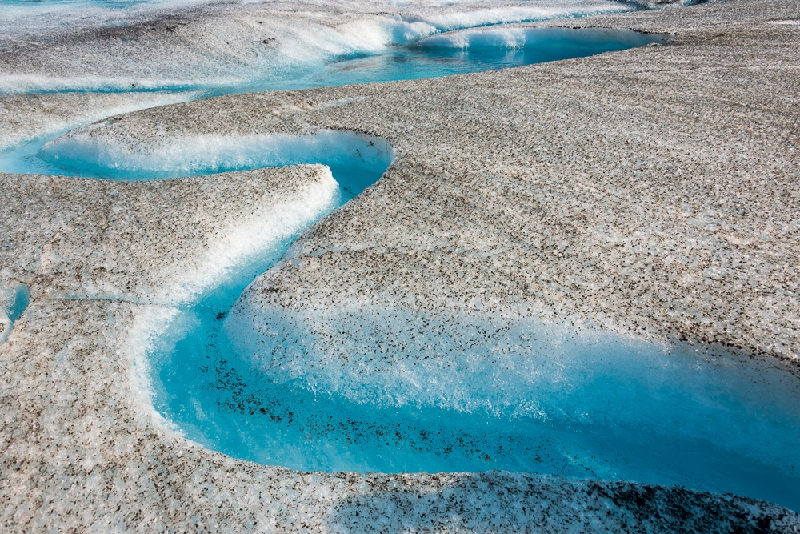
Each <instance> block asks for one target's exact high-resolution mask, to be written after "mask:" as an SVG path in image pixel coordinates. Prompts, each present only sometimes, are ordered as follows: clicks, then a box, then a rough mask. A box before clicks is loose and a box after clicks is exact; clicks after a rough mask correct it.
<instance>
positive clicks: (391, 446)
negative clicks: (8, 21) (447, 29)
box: [0, 30, 800, 509]
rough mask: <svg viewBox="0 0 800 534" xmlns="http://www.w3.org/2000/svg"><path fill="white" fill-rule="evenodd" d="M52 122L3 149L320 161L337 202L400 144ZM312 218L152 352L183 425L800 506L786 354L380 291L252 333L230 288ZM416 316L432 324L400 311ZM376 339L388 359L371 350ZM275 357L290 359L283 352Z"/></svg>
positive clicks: (527, 39) (380, 455)
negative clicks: (401, 298)
mask: <svg viewBox="0 0 800 534" xmlns="http://www.w3.org/2000/svg"><path fill="white" fill-rule="evenodd" d="M652 40H657V38H655V37H647V36H640V35H638V34H632V33H620V32H610V33H609V32H606V31H604V30H598V31H581V32H574V31H571V30H524V31H510V30H502V31H494V32H488V31H486V32H471V33H469V34H466V35H461V34H459V35H455V36H452V35H443V36H438V37H435V38H432V39H429V40H427V41H424V42H421V43H419V44H417V45H415V46H410V47H405V48H397V49H396V50H393V51H392V53H391V54H386V55H382V56H373V57H364V58H350V59H348V60H347V61H342V62H338V63H334V64H331V65H329V66H328V67H326V69H324V70H323V71H320V72H314V73H311V72H308V73H304V74H302V76H300V77H299V78H295V79H291V80H283V81H276V82H274V83H273V82H270V83H272V84H273V85H270V84H263V83H262V84H261V85H259V86H258V87H248V88H242V87H239V88H236V90H245V89H253V88H260V89H263V88H273V89H285V88H301V87H312V86H318V85H334V84H341V83H361V82H365V81H387V80H394V79H406V78H416V77H421V76H441V75H445V74H453V73H461V72H472V71H480V70H487V69H489V68H503V67H507V66H516V65H523V64H529V63H533V62H539V61H548V60H555V59H561V58H563V57H579V56H584V55H589V54H591V53H597V52H601V51H607V50H619V49H623V48H629V47H631V46H638V45H643V44H646V43H647V42H650V41H652ZM209 91H210V92H214V91H219V89H209ZM209 94H210V93H209ZM46 141H48V140H39V141H38V142H36V143H32V144H29V145H27V146H26V147H20V148H18V149H17V150H15V151H13V152H11V153H8V154H6V155H5V156H4V158H0V167H1V168H2V169H3V170H9V171H16V172H45V173H56V174H67V175H73V176H87V177H97V178H111V179H121V180H142V179H165V178H171V177H178V176H193V175H199V174H212V173H216V172H220V171H226V170H237V169H238V170H240V169H251V168H257V167H264V166H278V165H286V164H292V163H311V162H322V163H327V164H329V165H330V167H331V169H332V172H333V176H334V177H335V178H336V180H337V181H338V182H339V185H340V188H341V190H340V193H339V195H338V196H337V197H336V199H335V202H334V203H332V204H331V206H330V208H329V209H328V210H327V211H326V213H328V212H329V211H330V210H331V209H335V208H336V207H338V206H341V205H342V204H343V203H345V202H347V201H348V200H349V199H351V198H353V196H355V195H357V194H359V193H360V192H361V191H362V190H363V189H364V188H365V187H368V186H369V185H370V184H372V183H374V182H375V181H376V180H377V179H379V178H380V176H381V175H382V173H383V172H384V171H385V170H386V168H387V167H388V166H389V165H390V164H391V161H392V157H393V156H392V153H391V149H390V148H389V147H388V146H386V145H385V144H381V141H380V140H377V139H369V138H365V137H363V136H361V137H359V136H354V135H352V134H348V133H337V132H321V133H319V134H317V136H316V137H313V136H305V137H303V138H291V137H288V136H261V137H251V138H238V139H237V138H217V139H215V138H197V139H184V140H183V141H182V142H183V143H184V144H183V145H182V146H179V147H174V146H167V147H164V150H163V151H161V152H158V151H156V152H154V153H152V154H144V155H143V154H138V153H135V152H131V151H128V150H127V149H125V147H117V146H107V145H103V144H102V142H101V141H85V140H74V139H73V140H70V139H59V140H55V141H52V142H46ZM313 222H314V221H308V222H307V224H306V227H307V226H309V225H311V224H313ZM301 231H302V229H299V230H298V231H297V232H296V233H295V234H294V235H293V236H289V237H286V238H285V239H282V240H280V242H277V243H275V244H274V246H272V247H271V248H270V249H269V250H267V251H262V252H261V253H259V255H258V257H256V258H249V259H248V261H247V262H245V263H246V264H245V265H243V266H242V268H241V269H240V270H239V271H238V273H237V275H236V279H235V280H226V281H224V283H221V284H220V285H219V286H218V287H209V288H207V290H206V292H205V293H204V294H203V296H202V297H201V298H199V299H198V301H196V302H192V303H190V304H188V305H185V306H182V307H180V310H179V313H178V314H177V316H176V318H175V319H174V320H173V321H172V323H170V324H169V326H168V328H167V331H166V332H165V333H164V334H163V336H162V337H161V338H160V341H159V343H158V344H157V347H156V348H155V349H154V350H153V351H152V352H151V353H150V355H149V360H150V363H151V377H152V382H153V384H152V385H153V389H154V392H155V393H154V398H153V402H154V405H155V407H156V409H157V410H158V411H159V412H160V413H161V414H163V415H164V416H165V417H166V418H167V419H168V420H170V421H172V422H173V423H175V424H176V425H177V426H178V427H179V428H180V429H181V430H183V431H184V432H185V433H186V435H187V437H189V438H190V439H194V440H196V441H198V442H200V443H203V444H204V445H206V446H208V447H209V448H211V449H214V450H218V451H221V452H224V453H226V454H229V455H231V456H233V457H236V458H241V459H246V460H252V461H255V462H261V463H267V464H277V465H283V466H286V467H290V468H294V469H300V470H327V471H339V470H342V471H386V472H393V471H428V472H437V471H480V470H488V469H506V470H513V471H527V472H534V473H547V474H555V475H563V476H571V477H581V478H601V479H631V480H637V481H641V482H649V483H661V484H683V485H686V486H689V487H691V488H695V489H702V490H710V491H731V492H736V493H739V494H743V495H747V496H750V497H756V498H762V499H767V500H771V501H774V502H777V503H779V504H783V505H786V506H789V507H792V508H794V509H800V472H799V471H800V402H799V401H800V381H799V380H798V379H797V377H796V376H794V375H792V374H791V373H790V372H788V371H787V370H786V369H784V368H782V367H781V366H780V365H778V364H774V363H769V362H763V361H760V360H751V359H749V358H747V357H742V356H738V355H735V354H730V353H725V352H720V351H719V350H717V349H714V348H711V347H691V346H681V345H672V346H663V345H659V344H654V343H646V342H643V341H637V340H634V339H630V338H627V337H625V336H619V335H614V334H611V333H608V332H577V331H573V330H571V329H570V328H571V327H569V326H568V325H558V324H553V325H546V324H537V323H536V322H534V321H527V322H526V321H522V322H517V323H515V324H514V325H512V327H509V328H510V330H508V331H506V330H504V328H505V327H506V326H507V325H504V324H503V322H502V320H499V319H497V318H492V317H490V316H481V315H476V316H453V317H444V316H437V315H434V314H428V315H426V314H425V313H423V312H415V311H410V310H381V309H377V310H376V309H370V308H368V307H365V309H363V310H358V311H357V312H354V313H355V317H356V320H350V319H345V318H343V317H340V316H336V315H335V314H334V315H319V316H318V317H310V318H309V317H295V316H292V315H291V314H290V313H289V312H286V313H287V314H288V315H285V316H281V315H280V314H278V312H275V311H274V310H273V311H269V310H267V311H266V312H265V313H266V314H267V315H265V316H264V317H265V319H264V321H266V322H267V323H268V324H270V325H273V324H274V325H275V327H276V328H277V327H278V326H281V328H283V330H281V331H280V332H281V333H279V334H276V335H275V337H264V338H262V337H259V336H260V335H261V334H259V333H258V332H256V331H254V330H252V329H251V328H250V327H249V326H248V324H247V318H248V317H249V316H248V313H250V312H253V313H260V311H259V310H253V309H249V308H248V307H247V303H246V302H244V303H241V306H240V307H239V308H236V310H238V311H237V312H235V313H231V311H230V310H231V307H232V306H233V305H234V303H235V302H236V301H237V299H238V298H239V295H240V294H241V293H242V291H243V289H244V288H245V287H246V286H247V284H249V283H250V282H251V281H252V280H253V278H254V277H255V276H257V275H258V274H260V273H262V272H264V271H266V270H267V269H268V268H269V267H270V266H272V265H274V264H275V262H276V261H279V260H280V258H281V257H282V255H283V254H284V253H285V252H286V250H287V249H288V247H290V246H291V243H292V242H293V241H294V239H295V238H296V237H297V235H298V233H299V232H301ZM167 297H168V296H167ZM270 313H272V314H273V315H269V314H270ZM409 321H410V323H413V324H417V325H421V326H420V328H421V329H422V331H423V332H426V331H427V332H429V333H430V334H429V335H430V337H431V338H432V339H431V341H430V342H422V341H420V339H419V338H420V334H419V332H417V334H415V335H411V334H409V332H407V331H405V330H403V328H404V326H403V325H404V324H407V323H408V322H409ZM498 321H499V322H498ZM358 325H361V326H358ZM326 329H327V330H326ZM426 329H427V330H426ZM325 332H333V333H334V336H339V337H340V338H341V339H340V340H339V341H340V342H341V347H343V348H342V349H341V350H342V351H343V353H344V354H346V355H348V360H347V361H346V362H344V363H343V361H342V360H341V359H338V360H337V358H336V353H335V352H330V348H329V347H328V348H326V345H325V343H324V338H325V336H324V333H325ZM486 332H495V334H494V335H492V336H488V335H485V333H486ZM423 337H424V336H423ZM400 346H402V347H403V348H402V349H400V348H397V347H400ZM253 347H256V348H253ZM386 347H394V348H392V349H387V348H386ZM387 351H388V352H387ZM393 351H394V352H393ZM379 354H381V355H383V356H382V357H386V358H388V360H386V361H383V360H381V361H382V362H383V363H380V364H377V363H375V362H373V361H372V358H373V356H374V357H376V359H380V358H378V355H379ZM386 354H389V356H386ZM443 354H444V355H446V357H444V358H442V357H440V356H441V355H443ZM275 355H279V357H276V356H275ZM404 355H405V356H409V355H411V356H419V358H418V359H414V358H411V359H408V358H406V359H404V358H403V357H401V356H404ZM281 358H285V359H286V361H287V362H289V363H290V364H291V366H292V370H291V371H286V370H285V369H284V368H283V367H282V364H281V365H278V364H276V363H275V362H276V361H277V360H279V359H281ZM392 358H395V359H392ZM370 362H371V363H370ZM387 362H388V363H387ZM363 369H369V370H370V372H362V371H361V370H363Z"/></svg>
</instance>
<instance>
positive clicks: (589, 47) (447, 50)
mask: <svg viewBox="0 0 800 534" xmlns="http://www.w3.org/2000/svg"><path fill="white" fill-rule="evenodd" d="M664 39H665V36H664V35H653V34H642V33H637V32H632V31H619V30H605V29H594V28H584V29H581V30H573V29H569V28H528V29H504V30H498V29H496V28H487V29H483V30H468V31H464V32H456V33H453V34H443V35H439V36H435V37H430V38H427V39H423V40H421V41H419V42H417V43H415V44H412V45H410V46H391V47H389V48H388V49H387V50H386V52H385V53H382V54H374V55H366V56H364V57H345V58H340V60H339V61H334V62H332V63H330V64H328V65H327V66H325V67H323V68H318V67H314V68H310V69H308V70H306V71H299V72H295V73H292V76H291V78H289V77H287V78H285V79H282V80H275V81H263V82H258V83H255V84H252V85H250V86H248V88H247V89H248V90H254V91H256V90H257V91H263V90H270V89H309V88H313V87H322V86H331V85H348V84H359V83H368V82H388V81H395V80H413V79H418V78H438V77H441V76H449V75H453V74H467V73H471V72H482V71H487V70H497V69H504V68H509V67H521V66H524V65H532V64H535V63H545V62H548V61H559V60H562V59H569V58H581V57H587V56H591V55H594V54H600V53H603V52H613V51H619V50H625V49H628V48H634V47H637V46H645V45H647V44H650V43H661V42H663V41H664Z"/></svg>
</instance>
